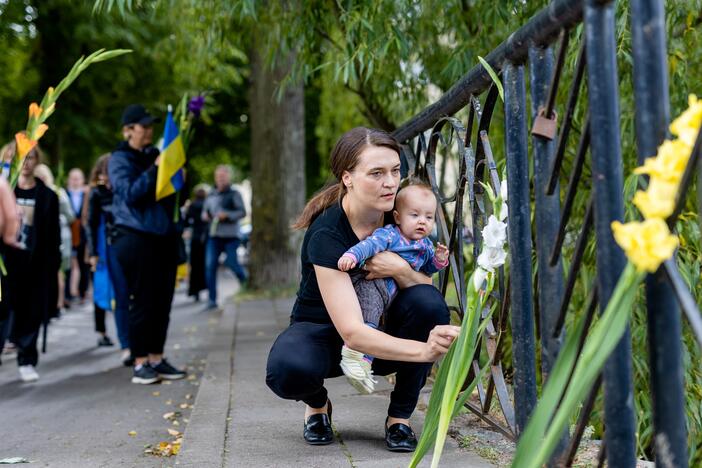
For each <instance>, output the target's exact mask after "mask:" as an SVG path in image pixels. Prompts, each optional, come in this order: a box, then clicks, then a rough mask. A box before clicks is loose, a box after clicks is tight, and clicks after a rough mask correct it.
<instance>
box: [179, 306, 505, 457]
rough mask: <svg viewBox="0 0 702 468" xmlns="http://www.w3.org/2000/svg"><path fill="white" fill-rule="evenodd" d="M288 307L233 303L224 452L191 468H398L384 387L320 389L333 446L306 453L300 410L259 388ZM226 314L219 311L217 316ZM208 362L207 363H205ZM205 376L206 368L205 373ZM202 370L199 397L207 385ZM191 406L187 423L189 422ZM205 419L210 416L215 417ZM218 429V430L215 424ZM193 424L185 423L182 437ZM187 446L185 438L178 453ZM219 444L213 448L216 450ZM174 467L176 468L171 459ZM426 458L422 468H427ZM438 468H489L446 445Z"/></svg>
mask: <svg viewBox="0 0 702 468" xmlns="http://www.w3.org/2000/svg"><path fill="white" fill-rule="evenodd" d="M291 306H292V300H291V299H288V300H259V301H251V302H245V303H242V304H240V305H239V306H238V307H237V310H236V331H235V334H234V336H233V343H234V346H233V351H234V355H233V367H232V373H231V400H230V402H229V406H228V408H226V409H225V408H223V409H222V410H221V411H220V412H219V414H220V415H222V414H227V415H228V416H226V418H225V419H228V420H227V430H226V434H223V435H222V436H221V437H223V438H224V444H225V450H224V455H223V456H222V458H221V459H212V460H209V461H206V460H202V459H200V462H199V463H200V464H199V465H198V466H212V467H215V466H224V467H358V468H361V467H369V468H370V467H395V466H397V467H404V466H407V464H408V463H409V460H410V458H411V455H410V454H398V453H391V452H388V451H387V450H385V448H384V442H383V423H384V421H385V416H386V414H387V405H388V403H389V393H390V390H391V387H390V385H389V384H388V383H387V381H385V379H383V378H381V379H379V380H380V382H379V387H378V390H377V391H376V393H374V394H373V395H360V394H358V393H357V392H356V390H355V389H354V388H353V387H351V386H350V385H349V384H348V383H347V382H346V380H345V378H343V377H340V378H336V379H329V380H327V382H326V385H327V388H328V390H329V395H330V399H331V400H332V401H333V402H334V421H333V424H334V429H335V431H336V434H337V440H336V441H335V442H334V443H332V444H330V445H327V446H317V447H311V446H309V445H307V444H305V442H304V440H303V439H302V425H303V412H304V406H303V404H302V403H296V402H293V401H286V400H282V399H280V398H278V397H277V396H276V395H275V394H273V393H272V392H271V391H270V390H269V389H268V387H267V386H266V384H265V365H266V359H267V356H268V350H269V349H270V346H271V344H272V342H273V340H274V339H275V337H276V336H277V335H278V333H279V332H280V331H281V330H282V329H283V328H284V327H285V326H287V323H288V322H289V313H290V309H291ZM225 314H226V312H225ZM212 362H213V360H212V359H211V358H208V363H212ZM208 369H209V367H208ZM207 374H208V371H207V370H206V371H205V378H203V382H202V388H201V389H200V395H204V392H205V391H207V389H206V386H208V385H209V383H208V382H209V380H208V379H207ZM199 398H200V396H198V403H196V407H195V409H194V410H193V415H192V417H191V420H195V419H196V418H197V413H198V405H199ZM214 413H216V412H213V415H212V417H213V418H218V416H216V415H215V414H214ZM422 421H423V415H422V414H421V413H420V412H417V413H416V414H415V416H413V419H412V424H413V426H414V427H415V429H417V430H418V431H420V430H421V425H422ZM216 424H219V423H216ZM195 427H196V425H194V424H193V422H192V421H191V424H190V427H189V431H190V430H191V429H193V428H195ZM189 443H191V441H190V440H189V432H186V434H185V440H184V449H183V452H186V453H187V446H188V444H189ZM219 443H220V442H219V440H217V441H213V444H219ZM178 458H179V460H178V464H179V466H183V465H182V462H185V461H186V460H181V456H180V455H179V457H178ZM428 463H429V457H427V459H425V462H424V463H423V464H422V466H428ZM441 466H442V467H449V468H450V467H464V468H470V467H490V466H493V465H491V464H490V463H488V462H486V461H485V460H483V459H481V458H480V457H478V456H477V455H474V454H472V453H469V452H465V451H463V450H461V449H459V448H458V446H457V445H456V444H455V442H453V441H452V440H451V441H449V442H448V443H447V446H446V448H445V450H444V455H443V457H442V463H441Z"/></svg>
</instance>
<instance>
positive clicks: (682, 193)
mask: <svg viewBox="0 0 702 468" xmlns="http://www.w3.org/2000/svg"><path fill="white" fill-rule="evenodd" d="M701 153H702V131H701V132H699V133H698V134H697V139H696V140H695V145H694V147H693V148H692V153H691V154H690V159H689V160H688V161H687V166H686V167H685V172H684V173H683V176H682V180H681V181H680V187H679V188H678V194H677V197H676V200H675V210H673V213H672V214H671V215H670V216H669V217H668V220H667V221H668V227H669V228H670V229H671V230H672V229H673V228H675V223H676V222H677V220H678V216H680V213H682V210H683V208H684V207H685V200H686V198H687V192H688V189H689V188H690V185H692V179H693V177H694V176H695V166H697V165H698V164H699V160H700V154H701ZM654 154H655V150H654ZM700 180H702V179H697V181H698V182H697V183H698V184H699V183H700Z"/></svg>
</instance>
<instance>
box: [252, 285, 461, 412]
mask: <svg viewBox="0 0 702 468" xmlns="http://www.w3.org/2000/svg"><path fill="white" fill-rule="evenodd" d="M448 323H449V312H448V308H447V307H446V302H445V301H444V298H443V297H442V296H441V293H439V291H438V290H437V289H436V288H435V287H433V286H430V285H426V284H423V285H417V286H413V287H410V288H406V289H402V290H400V291H399V293H398V294H397V296H396V297H395V299H394V300H393V302H392V304H391V305H390V307H389V309H388V311H387V317H386V321H385V330H384V331H385V333H387V334H389V335H392V336H396V337H398V338H406V339H410V340H417V341H426V340H427V338H428V337H429V332H430V331H431V330H432V328H434V326H436V325H445V324H448ZM342 345H343V340H342V339H341V337H340V336H339V333H338V332H337V331H336V329H335V328H334V325H333V324H331V323H314V322H296V321H293V322H292V323H291V325H290V327H288V328H287V329H286V330H284V331H283V332H282V333H281V334H280V335H279V336H278V338H277V339H276V341H275V343H273V347H272V348H271V351H270V354H269V355H268V366H267V369H266V383H267V384H268V386H269V387H270V388H271V390H273V392H275V394H276V395H278V396H279V397H281V398H285V399H289V400H302V401H304V402H305V403H306V404H308V405H309V406H311V407H312V408H321V407H323V406H324V405H325V404H326V402H327V390H326V388H324V379H326V378H330V377H338V376H340V375H342V371H341V368H340V367H339V362H340V361H341V346H342ZM430 370H431V363H415V362H399V361H387V360H384V359H379V358H376V359H374V360H373V372H374V374H376V375H388V374H391V373H393V372H397V376H396V383H395V389H394V390H393V392H392V394H391V395H390V406H389V408H388V416H391V417H394V418H409V417H410V416H411V415H412V412H413V411H414V408H415V407H416V406H417V400H418V399H419V392H420V390H421V389H422V387H424V384H425V383H426V379H427V375H428V374H429V371H430Z"/></svg>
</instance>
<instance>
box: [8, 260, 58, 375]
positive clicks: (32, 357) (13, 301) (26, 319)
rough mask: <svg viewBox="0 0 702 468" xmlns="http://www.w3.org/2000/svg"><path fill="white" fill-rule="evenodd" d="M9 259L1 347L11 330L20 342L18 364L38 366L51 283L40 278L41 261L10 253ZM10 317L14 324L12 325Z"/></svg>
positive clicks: (12, 336) (14, 338) (14, 340)
mask: <svg viewBox="0 0 702 468" xmlns="http://www.w3.org/2000/svg"><path fill="white" fill-rule="evenodd" d="M6 261H7V271H8V275H7V276H6V277H4V278H3V279H2V281H3V283H2V288H3V290H2V292H3V297H2V303H1V304H0V333H2V336H0V349H1V348H2V346H3V345H4V344H5V338H6V337H7V335H6V333H7V331H8V329H9V332H10V333H9V337H8V338H9V339H10V341H11V342H13V343H14V344H15V345H17V364H18V365H20V366H29V365H31V366H36V365H37V363H38V362H39V352H38V351H37V341H38V339H39V330H40V328H41V324H42V321H43V320H44V315H45V314H46V312H47V311H46V308H47V307H48V306H47V304H48V298H47V289H48V288H47V284H46V282H42V281H41V279H39V278H37V276H40V275H42V274H44V272H43V271H42V269H41V268H40V267H39V264H38V262H30V261H29V260H28V256H25V255H23V254H20V255H18V254H11V253H8V255H7V257H6ZM52 304H54V302H52ZM10 317H12V321H11V322H12V323H11V324H8V323H7V320H10Z"/></svg>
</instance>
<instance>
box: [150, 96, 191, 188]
mask: <svg viewBox="0 0 702 468" xmlns="http://www.w3.org/2000/svg"><path fill="white" fill-rule="evenodd" d="M162 148H163V149H162V151H161V163H160V164H159V165H158V172H157V174H156V200H160V199H162V198H164V197H167V196H168V195H171V194H173V193H176V192H177V191H179V190H180V189H181V188H182V187H183V183H184V181H185V179H184V177H183V166H185V150H184V149H183V142H182V140H181V139H180V134H179V132H178V126H177V125H176V123H175V121H174V120H173V114H172V113H171V112H170V110H169V111H168V115H167V116H166V126H165V128H164V130H163V146H162Z"/></svg>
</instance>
